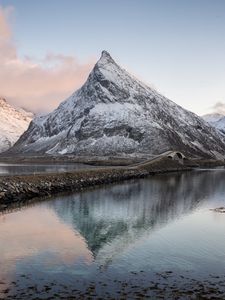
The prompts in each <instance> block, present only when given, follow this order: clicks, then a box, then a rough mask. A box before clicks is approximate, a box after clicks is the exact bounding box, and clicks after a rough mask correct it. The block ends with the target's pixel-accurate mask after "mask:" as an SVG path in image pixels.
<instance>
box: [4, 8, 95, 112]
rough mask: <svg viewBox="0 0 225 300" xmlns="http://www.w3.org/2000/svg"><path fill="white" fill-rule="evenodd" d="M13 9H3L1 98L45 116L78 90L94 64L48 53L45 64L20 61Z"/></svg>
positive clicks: (44, 60) (33, 61)
mask: <svg viewBox="0 0 225 300" xmlns="http://www.w3.org/2000/svg"><path fill="white" fill-rule="evenodd" d="M11 12H12V8H7V9H3V8H2V7H0V96H3V97H5V98H6V99H7V100H8V101H9V102H10V103H12V104H14V105H16V106H20V107H24V108H26V109H28V110H31V111H34V112H36V113H40V112H41V113H45V112H48V111H51V110H52V109H54V108H56V107H57V105H58V104H59V103H60V102H61V101H62V100H64V99H65V98H66V97H68V96H69V95H70V94H71V93H72V92H73V91H74V90H76V89H77V88H79V87H80V86H81V85H82V84H83V83H84V81H85V80H86V78H87V76H88V73H89V72H90V70H91V68H92V67H93V64H94V62H93V61H92V60H89V62H87V63H84V64H82V63H80V62H79V61H78V60H77V59H76V57H73V56H65V55H62V54H54V53H48V54H46V56H45V57H44V58H43V60H42V62H39V63H37V62H36V61H35V60H33V59H31V58H29V57H25V58H23V59H21V58H19V57H18V55H17V49H16V46H15V44H14V43H13V39H12V31H11V28H10V25H9V17H10V14H11Z"/></svg>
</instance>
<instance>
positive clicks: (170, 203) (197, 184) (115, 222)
mask: <svg viewBox="0 0 225 300" xmlns="http://www.w3.org/2000/svg"><path fill="white" fill-rule="evenodd" d="M224 178H225V174H224V173H220V172H214V173H210V176H209V173H208V172H194V173H192V172H191V173H183V174H176V175H171V174H170V175H164V176H157V177H155V178H153V179H151V180H139V181H133V182H127V183H126V184H121V185H116V186H113V187H107V188H105V189H99V190H95V191H92V192H86V193H82V194H79V195H76V196H69V197H66V198H65V199H64V201H63V205H61V198H59V199H58V200H56V201H54V202H51V203H50V204H49V205H50V206H51V208H53V209H54V210H55V212H56V213H57V214H58V216H59V217H60V218H61V219H62V220H63V221H64V222H66V223H67V224H72V226H73V227H74V230H76V231H78V232H79V233H80V234H81V235H82V236H83V237H84V238H85V240H86V242H87V245H88V247H89V249H90V251H91V252H92V253H93V256H94V257H95V260H97V261H98V262H99V263H101V264H103V263H105V264H107V263H108V262H111V261H112V259H113V257H114V256H116V255H118V254H120V252H121V251H124V250H125V249H126V248H127V247H128V246H129V245H130V244H132V245H133V244H134V243H135V242H137V240H138V239H141V238H142V237H143V236H144V235H146V234H149V233H150V232H151V231H153V230H155V229H157V228H159V227H160V226H163V225H166V223H168V222H170V221H172V220H173V219H176V218H180V217H182V216H183V215H185V214H190V213H191V212H192V211H193V210H194V209H196V208H198V206H202V205H204V203H205V202H206V203H207V202H208V201H209V200H210V199H211V198H216V201H217V203H218V205H219V203H220V200H221V201H222V202H223V195H224V194H225V185H224ZM213 205H215V203H214V204H213Z"/></svg>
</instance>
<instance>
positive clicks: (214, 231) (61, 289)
mask: <svg viewBox="0 0 225 300" xmlns="http://www.w3.org/2000/svg"><path fill="white" fill-rule="evenodd" d="M222 206H225V170H208V171H207V170H202V171H194V172H187V173H183V174H172V175H171V174H168V175H163V176H155V177H152V178H148V179H142V180H134V181H129V182H126V183H122V184H117V185H113V186H106V187H102V188H98V189H95V190H92V191H86V192H83V193H80V194H73V195H69V196H60V197H55V198H53V199H52V200H50V201H47V202H41V203H36V204H35V205H33V206H29V207H25V208H21V209H20V210H19V211H14V212H9V213H6V214H3V215H0V254H1V255H0V297H1V292H2V295H3V294H4V296H7V295H8V296H10V295H14V297H15V298H16V295H17V296H18V297H22V296H23V295H29V293H28V292H29V291H30V296H29V298H30V299H32V297H34V298H35V297H36V296H37V295H38V297H39V298H42V297H43V299H44V298H45V296H46V293H47V294H49V295H52V296H53V297H56V298H57V297H59V295H60V297H62V295H70V294H73V293H75V294H76V293H79V292H80V291H82V289H84V287H85V288H86V289H87V287H88V286H89V289H91V287H90V284H92V285H94V287H92V289H94V290H95V294H93V295H96V297H97V295H98V296H99V295H100V296H103V297H104V298H107V296H109V294H110V296H111V297H112V298H114V299H119V297H118V298H117V296H116V293H121V286H119V283H120V282H124V280H126V281H127V282H128V283H127V285H129V288H130V289H131V288H132V287H131V286H130V284H131V283H132V286H133V287H134V288H133V289H135V284H136V285H137V286H139V287H140V286H142V285H143V288H142V291H143V289H144V286H145V284H146V282H148V283H149V282H154V284H155V282H157V281H158V282H159V281H160V280H166V285H165V286H166V288H167V287H168V282H170V283H171V284H174V282H175V281H176V285H180V286H181V285H185V288H186V287H187V286H188V285H190V289H192V288H193V287H192V285H191V284H192V283H191V282H192V281H193V280H200V281H201V280H209V281H210V282H211V281H212V280H216V279H215V278H220V280H221V278H223V279H222V282H224V276H225V214H222V213H216V212H214V211H212V210H210V209H212V208H217V207H222ZM163 274H167V275H165V277H163ZM157 276H159V277H160V276H162V277H163V278H164V279H163V278H161V277H160V278H158V277H157ZM165 278H166V279H165ZM171 278H172V279H171ZM213 278H214V279H213ZM157 284H158V283H157ZM162 284H163V283H162ZM216 284H217V283H214V285H216ZM92 285H91V286H92ZM219 287H220V288H221V289H222V291H220V293H221V297H222V295H223V296H225V295H224V294H222V293H223V292H224V290H225V288H224V286H223V285H222V284H220V285H219ZM125 288H126V287H124V289H125ZM166 288H164V293H166ZM29 289H30V290H29ZM109 291H110V292H109ZM153 292H154V291H153ZM61 293H62V294H61ZM67 293H68V294H67ZM86 293H87V292H86ZM88 293H91V290H89V292H88ZM107 293H108V294H107ZM124 293H125V292H124ZM21 295H22V296H21ZM125 295H126V294H125ZM168 295H169V294H168ZM24 297H25V296H24ZM93 297H94V296H93ZM65 298H66V296H65ZM125 298H129V297H125ZM167 298H168V299H169V296H168V297H167ZM172 298H173V297H172ZM222 298H223V297H222ZM13 299H14V298H13ZM18 299H19V298H18ZM185 299H186V298H185Z"/></svg>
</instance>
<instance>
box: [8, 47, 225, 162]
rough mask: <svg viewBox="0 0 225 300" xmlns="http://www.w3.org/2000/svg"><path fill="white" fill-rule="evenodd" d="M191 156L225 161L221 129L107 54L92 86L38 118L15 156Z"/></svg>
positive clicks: (90, 79)
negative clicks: (174, 151)
mask: <svg viewBox="0 0 225 300" xmlns="http://www.w3.org/2000/svg"><path fill="white" fill-rule="evenodd" d="M171 149H179V150H180V151H184V152H185V153H187V154H192V155H195V156H205V157H212V156H217V157H223V156H224V154H225V145H224V143H223V141H222V138H221V135H220V133H219V132H218V131H216V130H215V129H213V128H212V127H211V126H210V125H209V124H208V123H207V122H205V121H204V120H202V118H200V117H198V116H197V115H195V114H193V113H191V112H189V111H187V110H185V109H183V108H182V107H180V106H178V105H177V104H175V103H174V102H172V101H170V100H168V99H167V98H165V97H164V96H162V95H160V94H159V93H158V92H157V91H155V90H153V89H151V88H150V87H148V86H147V85H145V84H143V83H142V82H140V81H139V80H137V79H136V78H134V77H133V76H131V75H130V74H129V73H127V72H126V71H125V70H123V69H122V68H121V67H119V66H118V65H117V64H116V63H115V61H114V60H113V59H112V58H111V56H110V55H109V54H108V53H107V52H106V51H103V52H102V56H101V58H100V60H99V61H98V62H97V63H96V65H95V67H94V69H93V70H92V72H91V73H90V75H89V77H88V79H87V81H86V83H85V84H84V85H83V86H82V87H81V88H80V89H79V90H78V91H76V92H75V93H73V94H72V95H71V96H70V97H69V98H68V99H66V100H65V101H64V102H62V103H61V104H60V105H59V107H58V108H57V109H56V110H54V111H53V112H52V113H50V114H48V115H46V116H43V117H39V118H35V119H34V120H33V121H32V122H31V124H30V126H29V128H28V130H27V131H26V132H25V133H24V134H23V135H22V137H21V138H20V139H19V141H18V142H17V143H16V144H15V146H14V147H13V148H12V149H11V150H10V152H11V153H20V152H23V153H27V152H28V153H48V154H66V153H67V154H68V153H73V154H76V155H114V154H116V155H118V154H120V155H121V154H126V155H127V154H133V153H135V154H138V153H145V154H158V153H161V152H164V151H167V150H171Z"/></svg>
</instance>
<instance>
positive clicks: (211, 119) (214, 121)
mask: <svg viewBox="0 0 225 300" xmlns="http://www.w3.org/2000/svg"><path fill="white" fill-rule="evenodd" d="M203 119H204V120H205V121H207V122H208V123H209V124H210V125H211V126H213V127H215V128H216V129H218V130H219V131H220V132H222V133H223V134H225V116H224V115H222V114H219V113H215V114H208V115H204V116H203Z"/></svg>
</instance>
